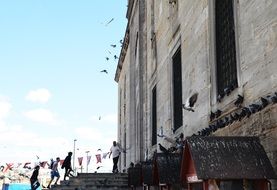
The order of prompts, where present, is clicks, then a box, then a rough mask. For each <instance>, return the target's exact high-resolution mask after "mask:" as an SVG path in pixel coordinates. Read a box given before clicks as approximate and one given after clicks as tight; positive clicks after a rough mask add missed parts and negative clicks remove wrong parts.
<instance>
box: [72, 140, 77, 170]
mask: <svg viewBox="0 0 277 190" xmlns="http://www.w3.org/2000/svg"><path fill="white" fill-rule="evenodd" d="M76 141H77V139H74V143H73V172H74V174H76V173H75V172H76V169H75V148H76Z"/></svg>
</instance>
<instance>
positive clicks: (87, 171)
mask: <svg viewBox="0 0 277 190" xmlns="http://www.w3.org/2000/svg"><path fill="white" fill-rule="evenodd" d="M86 153H87V173H88V153H89V151H86Z"/></svg>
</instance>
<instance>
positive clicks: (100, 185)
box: [51, 173, 129, 190]
mask: <svg viewBox="0 0 277 190" xmlns="http://www.w3.org/2000/svg"><path fill="white" fill-rule="evenodd" d="M96 189H100V190H101V189H102V190H121V189H122V190H125V189H129V188H128V174H126V173H118V174H113V173H80V174H78V175H77V177H71V178H70V179H69V180H68V181H61V184H60V185H57V186H52V187H51V190H96Z"/></svg>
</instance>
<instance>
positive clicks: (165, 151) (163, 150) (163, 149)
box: [159, 143, 168, 153]
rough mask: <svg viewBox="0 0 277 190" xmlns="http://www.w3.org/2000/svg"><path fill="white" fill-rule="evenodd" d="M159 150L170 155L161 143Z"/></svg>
mask: <svg viewBox="0 0 277 190" xmlns="http://www.w3.org/2000/svg"><path fill="white" fill-rule="evenodd" d="M159 148H160V150H161V151H162V152H163V153H168V150H167V149H166V148H165V147H164V146H163V145H161V143H159Z"/></svg>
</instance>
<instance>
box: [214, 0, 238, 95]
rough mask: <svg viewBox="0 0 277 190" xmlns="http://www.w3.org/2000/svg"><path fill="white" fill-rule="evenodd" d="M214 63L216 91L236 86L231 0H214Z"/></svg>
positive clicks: (222, 92) (219, 91) (221, 91)
mask: <svg viewBox="0 0 277 190" xmlns="http://www.w3.org/2000/svg"><path fill="white" fill-rule="evenodd" d="M215 2H216V5H215V9H216V10H215V12H216V15H215V21H216V63H217V64H216V65H217V92H218V94H224V89H225V88H228V87H230V86H232V87H233V88H236V87H237V85H238V84H237V67H236V44H235V28H234V27H235V25H234V13H233V0H216V1H215Z"/></svg>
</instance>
